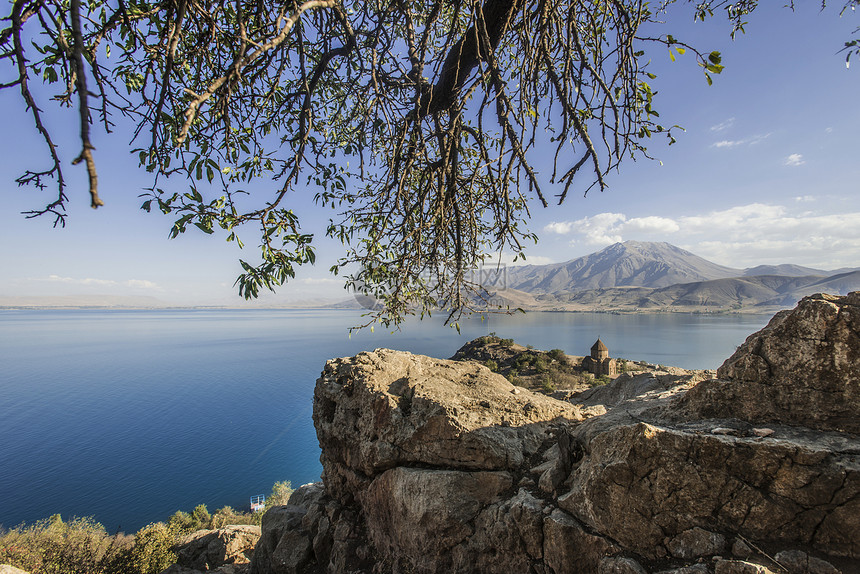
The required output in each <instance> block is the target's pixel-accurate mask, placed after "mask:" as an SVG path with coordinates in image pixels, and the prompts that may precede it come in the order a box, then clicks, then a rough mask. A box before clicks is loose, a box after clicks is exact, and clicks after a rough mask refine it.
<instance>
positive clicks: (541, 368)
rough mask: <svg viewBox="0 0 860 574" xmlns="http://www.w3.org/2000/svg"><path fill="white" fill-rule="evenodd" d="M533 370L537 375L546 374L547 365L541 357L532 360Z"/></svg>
mask: <svg viewBox="0 0 860 574" xmlns="http://www.w3.org/2000/svg"><path fill="white" fill-rule="evenodd" d="M534 368H535V370H536V371H537V372H538V373H546V372H547V371H549V365H548V364H547V362H546V359H545V358H543V357H537V358H536V359H535V360H534Z"/></svg>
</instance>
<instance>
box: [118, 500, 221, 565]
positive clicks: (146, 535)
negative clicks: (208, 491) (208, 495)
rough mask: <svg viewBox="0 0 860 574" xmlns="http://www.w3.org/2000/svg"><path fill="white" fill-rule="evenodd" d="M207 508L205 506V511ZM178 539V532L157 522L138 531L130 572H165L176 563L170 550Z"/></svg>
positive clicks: (131, 554) (130, 558) (132, 549)
mask: <svg viewBox="0 0 860 574" xmlns="http://www.w3.org/2000/svg"><path fill="white" fill-rule="evenodd" d="M200 506H203V505H200ZM200 506H198V507H197V508H195V509H194V510H195V511H196V510H197V509H198V508H200ZM205 508H206V507H205V506H204V507H203V509H204V510H205ZM206 515H207V516H208V515H209V512H206ZM192 516H193V513H192ZM210 518H211V517H210ZM176 538H177V532H176V531H175V530H173V529H172V528H170V527H169V526H167V525H166V524H165V523H163V522H155V523H153V524H150V525H148V526H144V527H143V528H141V529H140V530H138V531H137V534H135V535H134V546H132V548H131V553H130V556H129V566H130V571H132V572H135V573H137V572H140V574H159V572H161V571H163V570H165V569H166V568H167V567H168V566H170V565H171V564H173V563H174V562H176V553H175V552H173V551H172V550H171V549H170V548H171V547H172V546H173V545H174V544H175V543H176Z"/></svg>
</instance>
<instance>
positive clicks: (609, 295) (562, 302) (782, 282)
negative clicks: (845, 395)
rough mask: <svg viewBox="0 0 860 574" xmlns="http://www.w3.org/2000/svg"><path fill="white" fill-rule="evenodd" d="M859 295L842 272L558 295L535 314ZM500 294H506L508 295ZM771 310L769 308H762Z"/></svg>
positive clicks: (712, 307)
mask: <svg viewBox="0 0 860 574" xmlns="http://www.w3.org/2000/svg"><path fill="white" fill-rule="evenodd" d="M851 291H860V272H858V271H854V272H852V273H843V274H840V275H834V276H832V277H821V276H818V275H807V276H804V277H782V276H778V275H758V276H753V277H730V278H726V279H712V280H710V281H696V282H692V283H680V284H676V285H670V286H668V287H661V288H659V289H652V288H648V287H614V288H610V289H586V290H581V291H559V292H556V293H545V294H542V295H538V296H537V297H536V298H535V299H536V303H535V305H531V306H526V307H525V308H531V309H545V310H550V309H552V310H570V311H575V310H589V309H590V310H594V309H600V310H627V311H630V310H642V309H651V310H658V309H663V310H666V309H675V310H702V311H726V310H739V309H748V310H749V309H754V310H756V311H765V310H767V311H770V310H775V309H776V308H780V307H792V306H794V305H795V304H796V303H797V302H798V301H799V300H801V299H802V298H803V297H806V296H808V295H813V294H815V293H838V294H841V295H844V294H847V293H849V292H851ZM502 293H505V292H504V291H503V292H502ZM764 308H767V309H764Z"/></svg>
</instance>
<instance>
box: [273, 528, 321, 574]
mask: <svg viewBox="0 0 860 574" xmlns="http://www.w3.org/2000/svg"><path fill="white" fill-rule="evenodd" d="M312 550H313V544H312V542H311V540H310V539H308V537H307V535H306V534H304V533H302V532H299V531H297V530H289V531H287V532H285V533H284V535H283V536H282V537H281V539H280V541H278V546H277V547H276V548H275V551H274V552H273V553H272V557H271V565H272V571H273V572H275V573H276V574H299V572H302V571H303V570H304V569H305V568H306V567H307V565H308V564H309V563H310V562H311V560H312V558H313V555H312Z"/></svg>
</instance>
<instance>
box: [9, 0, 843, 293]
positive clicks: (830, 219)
mask: <svg viewBox="0 0 860 574" xmlns="http://www.w3.org/2000/svg"><path fill="white" fill-rule="evenodd" d="M858 26H860V16H858V15H857V14H856V13H848V14H846V15H845V16H844V17H842V18H841V19H840V18H839V17H838V7H837V6H832V7H829V8H828V9H826V10H825V11H824V12H820V11H819V9H818V6H817V4H816V3H807V4H804V5H802V6H801V5H799V6H798V7H797V9H796V10H795V11H794V12H793V13H792V12H791V11H790V10H788V9H785V8H779V7H777V6H773V7H765V8H762V9H761V10H759V11H757V12H756V13H755V14H754V15H753V16H752V17H750V18H749V24H748V26H747V33H746V34H745V35H740V36H738V38H737V39H736V40H735V41H731V40H730V38H729V35H728V26H727V24H726V23H725V22H723V21H718V20H715V21H712V22H707V23H705V24H701V23H697V24H695V25H694V24H692V23H691V19H689V18H680V17H673V20H672V21H671V22H670V23H668V24H667V26H666V29H665V31H666V32H670V33H672V34H673V35H675V36H676V37H677V38H679V39H681V40H684V41H688V42H689V43H691V44H693V45H696V46H698V47H700V48H702V49H703V50H705V51H711V50H719V51H721V52H722V53H723V63H724V64H725V65H726V69H725V71H724V73H723V74H722V75H721V76H718V77H715V81H714V85H713V86H710V87H709V86H708V85H707V83H706V82H705V79H704V77H703V75H702V74H701V72H700V71H699V68H698V67H697V66H696V64H695V61H694V59H693V57H692V55H691V54H689V53H688V54H686V55H683V56H679V57H678V58H677V60H676V61H675V62H671V61H670V59H669V57H668V54H667V53H666V52H665V50H661V51H654V53H653V55H652V63H651V66H652V68H651V71H652V72H654V73H656V74H657V75H658V78H657V80H655V81H654V82H653V85H654V86H655V88H656V89H658V90H659V92H660V93H659V95H658V96H657V97H658V100H657V101H658V105H657V106H656V107H657V109H658V110H659V111H660V113H661V120H663V121H665V122H666V123H675V124H680V125H682V126H683V127H684V128H685V129H686V132H684V133H680V135H679V136H678V143H677V144H676V145H674V146H672V147H667V146H666V145H665V143H663V140H662V138H658V139H655V140H654V142H653V145H652V147H651V151H652V153H653V154H654V155H655V156H656V157H657V158H658V160H659V161H654V162H650V161H647V160H639V161H638V162H635V163H633V162H627V163H626V164H625V165H622V168H621V171H620V172H619V173H617V174H613V175H612V176H611V177H610V179H609V184H610V188H609V189H608V190H606V191H605V192H602V193H601V192H599V191H592V192H590V193H589V195H588V196H587V197H582V195H581V194H580V195H576V194H575V193H574V192H571V195H570V196H569V197H568V199H567V201H566V202H565V204H564V205H562V206H551V207H550V208H548V209H542V208H540V207H538V206H537V205H535V206H534V208H533V209H532V214H533V219H532V221H531V223H530V228H531V229H532V230H533V231H535V232H537V233H538V235H539V236H540V238H541V241H540V243H539V244H538V245H536V246H534V247H533V248H530V249H529V251H528V254H529V260H528V262H530V263H547V262H560V261H566V260H569V259H572V258H575V257H578V256H581V255H585V254H588V253H591V252H593V251H596V250H598V249H601V248H603V247H605V246H606V245H609V244H611V243H614V242H616V241H625V240H631V239H633V240H643V241H668V242H670V243H673V244H675V245H678V246H680V247H683V248H685V249H688V250H690V251H692V252H694V253H696V254H697V255H700V256H703V257H705V258H708V259H711V260H713V261H715V262H717V263H720V264H723V265H729V266H733V267H749V266H754V265H758V264H779V263H795V264H799V265H806V266H812V267H817V268H824V269H836V268H840V267H858V266H860V193H858V192H860V153H858V146H857V143H856V142H857V136H858V133H860V104H858V102H860V98H858V94H860V61H856V63H855V68H852V69H846V66H845V57H844V54H837V52H838V50H839V49H840V48H841V46H842V45H843V43H844V41H845V40H847V39H849V37H850V36H851V33H852V32H853V31H854V30H855V29H856V28H857V27H858ZM19 99H20V97H19V96H18V95H17V94H15V93H12V92H10V91H8V90H6V91H5V92H4V93H0V106H2V107H3V108H2V109H3V110H4V112H5V113H4V117H5V120H6V121H5V122H4V124H5V125H4V136H5V137H3V138H2V141H0V153H2V157H3V158H4V159H3V161H2V162H0V194H2V201H3V209H2V211H0V240H2V245H3V248H2V250H0V269H2V272H0V296H2V295H6V296H25V295H67V294H86V293H90V294H96V293H98V294H123V295H151V296H154V297H157V298H159V299H161V300H163V301H166V302H171V303H182V304H236V305H239V304H241V300H240V299H239V298H238V295H236V291H235V289H234V288H233V286H232V284H233V281H234V280H235V277H236V275H237V274H238V273H239V271H240V268H239V265H238V262H237V260H238V258H239V257H245V258H253V256H254V253H253V249H254V245H255V244H254V242H253V241H252V240H251V239H252V238H251V236H250V235H247V236H246V239H248V241H246V243H247V244H248V245H247V246H246V248H245V250H244V252H242V251H239V250H238V249H237V248H236V246H235V244H228V243H226V242H224V241H223V240H222V239H220V238H218V237H211V236H205V235H203V234H202V233H197V232H189V233H186V234H185V235H183V236H181V237H180V238H178V239H176V240H168V239H167V232H168V230H169V228H170V225H171V223H172V222H171V220H170V219H169V218H167V217H164V216H161V215H159V214H155V213H154V214H147V213H145V212H142V211H140V210H139V209H138V207H139V205H140V202H141V200H140V199H139V198H138V195H139V194H140V193H141V192H142V190H143V188H144V187H145V186H146V185H147V184H148V183H149V180H148V178H147V177H146V174H145V173H142V172H141V171H139V170H138V169H137V165H136V163H137V162H136V159H135V158H134V157H132V156H131V155H130V154H128V153H127V149H128V148H127V145H126V144H127V142H128V139H129V138H128V137H127V136H128V134H127V133H119V134H116V135H114V136H112V137H107V136H105V135H104V134H96V135H95V137H94V143H95V145H96V148H97V151H96V162H97V165H98V167H99V173H100V190H101V195H102V198H103V199H104V200H105V203H106V205H105V207H103V208H101V209H99V210H92V209H90V208H89V200H88V197H87V193H86V182H85V173H84V170H83V169H82V168H80V167H77V168H76V167H72V166H67V167H66V172H67V176H68V177H70V180H71V185H70V188H69V195H70V196H71V197H72V201H71V204H70V209H69V218H68V225H67V226H66V228H65V229H52V227H51V221H50V220H48V219H46V218H42V219H38V220H26V219H24V217H23V216H22V215H20V212H22V211H25V210H28V209H33V208H36V207H39V206H40V205H41V204H42V203H43V202H44V197H46V195H43V194H40V193H38V192H37V191H36V190H33V189H30V188H18V187H17V186H16V185H15V183H14V179H15V177H16V176H17V175H20V173H21V171H23V169H24V168H25V167H36V166H38V165H40V162H44V159H43V158H42V156H41V155H40V154H42V153H43V150H42V148H41V147H40V142H39V140H38V139H37V136H36V134H35V130H33V129H31V124H32V122H31V120H30V118H29V116H27V115H25V114H24V110H23V106H22V104H21V103H20V102H19V101H18V100H19ZM75 121H76V117H75V113H74V112H73V111H64V112H51V113H50V115H49V122H50V123H51V125H52V126H53V128H54V130H55V131H56V132H57V134H58V135H59V140H60V145H61V147H62V149H63V150H64V155H65V157H66V158H67V159H71V158H72V157H74V155H76V153H77V149H78V146H79V145H80V144H78V143H77V142H76V141H75V139H74V138H75V127H74V126H75V124H74V122H75ZM177 185H181V184H180V183H179V182H177ZM258 188H259V189H264V186H263V185H262V184H260V185H259V186H258ZM309 195H311V194H307V196H306V195H303V194H301V193H297V194H296V195H295V197H294V198H293V201H294V203H293V204H292V206H293V208H294V210H295V211H296V212H297V213H299V215H300V216H301V217H302V220H303V227H304V229H305V230H307V231H308V232H315V233H316V234H317V236H318V237H319V238H320V239H322V237H321V235H322V233H323V231H324V228H325V223H326V221H327V218H328V216H329V213H327V212H325V211H321V210H318V209H315V208H314V207H313V204H312V201H311V197H309ZM318 249H319V256H320V261H319V262H318V264H317V265H316V266H315V267H308V268H305V269H302V270H300V272H299V276H298V278H297V280H296V281H294V282H293V283H292V284H290V285H287V286H285V287H282V288H281V289H280V290H279V296H278V297H277V299H278V300H279V301H285V300H290V299H306V298H309V297H317V296H338V295H339V293H340V287H339V286H340V284H341V281H340V280H339V279H335V278H331V277H330V276H329V275H328V274H327V269H328V267H329V265H330V264H331V263H332V262H334V260H336V258H337V257H338V256H339V255H340V254H341V253H342V249H341V248H340V246H339V245H338V244H336V243H335V242H332V241H326V240H322V241H320V243H319V248H318ZM266 300H270V298H266Z"/></svg>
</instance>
